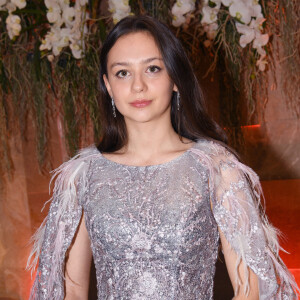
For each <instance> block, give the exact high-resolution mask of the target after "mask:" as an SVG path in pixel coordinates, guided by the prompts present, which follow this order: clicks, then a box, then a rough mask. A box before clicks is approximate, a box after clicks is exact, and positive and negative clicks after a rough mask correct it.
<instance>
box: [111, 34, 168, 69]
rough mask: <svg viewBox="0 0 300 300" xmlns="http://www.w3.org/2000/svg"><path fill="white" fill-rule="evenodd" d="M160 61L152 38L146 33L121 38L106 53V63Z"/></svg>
mask: <svg viewBox="0 0 300 300" xmlns="http://www.w3.org/2000/svg"><path fill="white" fill-rule="evenodd" d="M153 58H157V59H162V55H161V52H160V50H159V48H158V47H157V45H156V42H155V40H154V38H153V36H152V35H151V34H150V33H148V32H143V31H142V32H134V33H129V34H126V35H123V36H121V37H120V38H119V39H118V40H117V41H116V43H115V44H114V46H113V47H112V48H111V49H110V51H109V53H108V63H109V64H110V65H111V64H115V63H117V62H127V63H143V62H147V60H149V59H153Z"/></svg>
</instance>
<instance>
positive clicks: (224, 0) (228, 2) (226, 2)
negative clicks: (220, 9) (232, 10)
mask: <svg viewBox="0 0 300 300" xmlns="http://www.w3.org/2000/svg"><path fill="white" fill-rule="evenodd" d="M233 1H234V0H222V1H221V2H222V4H223V5H224V6H226V7H228V6H230V5H231V4H232V3H233Z"/></svg>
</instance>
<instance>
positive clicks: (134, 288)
mask: <svg viewBox="0 0 300 300" xmlns="http://www.w3.org/2000/svg"><path fill="white" fill-rule="evenodd" d="M57 174H58V177H57V180H56V184H55V189H54V195H53V199H52V204H51V207H50V211H49V215H48V218H47V221H46V226H42V227H41V229H40V231H39V232H38V233H37V235H36V243H35V249H34V251H35V252H36V255H38V256H39V266H38V272H37V276H36V280H35V283H34V286H33V288H32V293H31V299H40V300H42V299H45V300H46V299H47V300H48V299H63V298H64V278H63V272H64V271H63V270H64V260H65V253H66V251H67V249H68V247H69V246H70V244H71V242H72V239H73V237H74V234H75V232H76V229H77V226H78V224H79V221H80V218H81V215H82V211H84V216H85V224H86V227H87V230H88V233H89V237H90V240H91V247H92V251H93V257H94V261H95V266H96V274H97V288H98V299H99V300H104V299H108V300H113V299H118V300H146V299H147V300H196V299H203V300H209V299H213V279H214V273H215V263H216V259H217V252H218V245H219V234H218V227H219V228H220V229H221V230H222V232H223V233H224V234H225V237H226V239H227V241H228V242H229V243H230V245H231V247H232V248H233V249H234V251H235V252H236V253H237V254H238V258H239V261H238V263H239V262H244V264H245V266H248V267H247V268H245V270H244V271H245V274H246V275H247V274H248V272H249V269H248V268H251V269H252V270H253V271H254V272H255V273H256V274H257V276H258V278H259V290H260V299H268V300H269V299H297V297H296V295H295V293H294V291H293V288H292V286H293V284H294V282H293V279H292V277H290V274H289V272H288V271H287V269H286V267H285V266H284V264H283V263H282V262H281V260H280V258H279V257H278V255H277V252H278V244H277V240H276V235H275V234H274V231H273V230H272V227H271V226H270V225H269V224H268V222H267V220H266V219H265V218H264V216H263V215H260V213H259V211H258V208H257V201H255V198H259V195H260V190H259V182H258V177H257V176H256V174H255V173H254V172H253V171H252V170H251V169H250V168H248V167H246V166H245V165H243V164H241V163H240V162H239V161H238V160H237V159H236V158H235V157H234V156H233V155H232V154H230V153H229V152H228V151H227V150H226V149H225V148H224V147H223V146H220V145H219V144H217V143H216V142H211V141H205V140H201V141H200V140H199V141H197V142H196V143H194V145H193V146H192V147H191V148H190V149H189V150H188V151H186V152H185V153H184V154H182V155H180V156H179V157H177V158H175V159H173V160H171V161H169V162H167V163H163V164H159V165H151V166H126V165H122V164H118V163H115V162H113V161H110V160H108V159H106V158H104V157H103V156H102V155H101V154H100V153H99V152H98V150H97V149H96V148H94V147H91V148H87V149H84V150H83V151H81V153H80V154H79V155H78V156H76V157H75V158H73V159H72V160H70V161H69V162H67V163H65V164H64V165H62V166H61V167H60V169H58V170H57ZM57 174H56V175H57ZM79 259H80V258H79ZM237 279H239V276H237ZM239 284H240V283H239V281H237V282H236V285H235V289H236V291H237V290H238V288H239ZM248 292H249V285H248V284H247V285H246V287H245V290H244V293H245V294H247V293H248Z"/></svg>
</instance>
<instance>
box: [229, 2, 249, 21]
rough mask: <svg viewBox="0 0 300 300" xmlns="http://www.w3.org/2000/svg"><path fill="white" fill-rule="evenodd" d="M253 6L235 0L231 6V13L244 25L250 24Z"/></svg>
mask: <svg viewBox="0 0 300 300" xmlns="http://www.w3.org/2000/svg"><path fill="white" fill-rule="evenodd" d="M251 10H252V9H251V6H249V5H248V4H247V3H245V2H243V1H238V0H235V1H234V2H233V3H232V4H231V5H230V6H229V13H230V15H231V16H232V17H234V18H236V19H238V20H239V21H241V22H243V23H244V24H249V23H250V21H251V16H252V11H251Z"/></svg>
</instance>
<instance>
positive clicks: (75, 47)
mask: <svg viewBox="0 0 300 300" xmlns="http://www.w3.org/2000/svg"><path fill="white" fill-rule="evenodd" d="M70 49H71V51H72V54H73V56H74V57H75V58H77V59H80V58H82V52H83V49H82V47H81V46H80V45H79V44H76V43H72V44H71V45H70Z"/></svg>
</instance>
